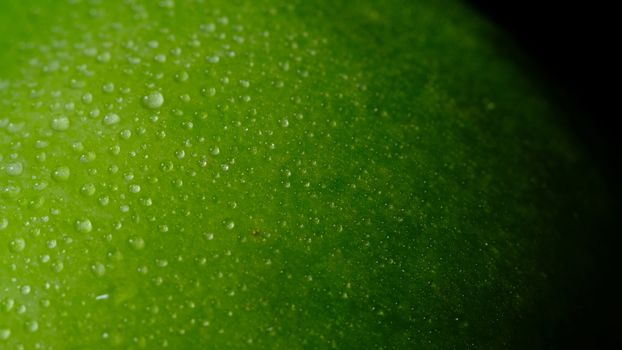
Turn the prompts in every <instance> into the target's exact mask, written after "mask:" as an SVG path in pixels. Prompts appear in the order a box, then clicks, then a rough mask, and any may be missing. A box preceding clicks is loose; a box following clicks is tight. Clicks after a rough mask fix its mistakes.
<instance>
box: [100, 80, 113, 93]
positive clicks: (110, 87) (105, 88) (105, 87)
mask: <svg viewBox="0 0 622 350" xmlns="http://www.w3.org/2000/svg"><path fill="white" fill-rule="evenodd" d="M102 91H103V92H107V93H111V92H113V91H114V83H112V82H110V83H105V84H104V85H102Z"/></svg>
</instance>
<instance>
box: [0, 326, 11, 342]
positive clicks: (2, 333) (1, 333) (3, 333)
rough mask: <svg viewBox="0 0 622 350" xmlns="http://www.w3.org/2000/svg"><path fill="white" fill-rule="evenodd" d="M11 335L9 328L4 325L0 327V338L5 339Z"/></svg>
mask: <svg viewBox="0 0 622 350" xmlns="http://www.w3.org/2000/svg"><path fill="white" fill-rule="evenodd" d="M10 336H11V330H10V329H9V328H6V327H0V340H7V339H9V337H10Z"/></svg>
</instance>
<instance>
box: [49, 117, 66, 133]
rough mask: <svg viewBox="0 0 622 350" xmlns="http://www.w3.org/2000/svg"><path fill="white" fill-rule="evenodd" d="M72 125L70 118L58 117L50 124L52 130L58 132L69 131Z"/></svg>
mask: <svg viewBox="0 0 622 350" xmlns="http://www.w3.org/2000/svg"><path fill="white" fill-rule="evenodd" d="M70 124H71V123H70V122H69V118H67V117H58V118H54V119H52V123H51V124H50V126H51V128H52V130H56V131H65V130H67V129H69V125H70Z"/></svg>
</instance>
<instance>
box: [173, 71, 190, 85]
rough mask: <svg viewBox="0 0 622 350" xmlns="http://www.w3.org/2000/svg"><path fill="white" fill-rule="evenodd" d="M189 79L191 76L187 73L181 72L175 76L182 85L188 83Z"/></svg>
mask: <svg viewBox="0 0 622 350" xmlns="http://www.w3.org/2000/svg"><path fill="white" fill-rule="evenodd" d="M189 77H190V75H189V74H188V72H186V71H181V72H179V73H177V74H175V80H177V81H178V82H180V83H183V82H185V81H187V80H188V78H189Z"/></svg>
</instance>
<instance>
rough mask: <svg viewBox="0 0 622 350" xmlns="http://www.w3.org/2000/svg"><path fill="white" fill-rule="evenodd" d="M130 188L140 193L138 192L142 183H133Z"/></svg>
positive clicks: (133, 191)
mask: <svg viewBox="0 0 622 350" xmlns="http://www.w3.org/2000/svg"><path fill="white" fill-rule="evenodd" d="M129 190H130V192H132V193H138V192H140V185H138V184H131V185H130V186H129Z"/></svg>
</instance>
